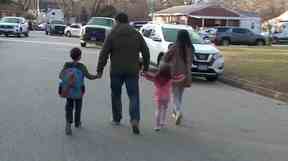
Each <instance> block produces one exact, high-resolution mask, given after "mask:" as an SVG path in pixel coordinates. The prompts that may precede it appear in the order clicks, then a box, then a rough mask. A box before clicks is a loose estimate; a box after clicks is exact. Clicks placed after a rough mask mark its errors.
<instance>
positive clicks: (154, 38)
mask: <svg viewBox="0 0 288 161" xmlns="http://www.w3.org/2000/svg"><path fill="white" fill-rule="evenodd" d="M151 39H152V40H153V41H157V42H161V41H162V39H161V38H160V37H159V36H152V37H151Z"/></svg>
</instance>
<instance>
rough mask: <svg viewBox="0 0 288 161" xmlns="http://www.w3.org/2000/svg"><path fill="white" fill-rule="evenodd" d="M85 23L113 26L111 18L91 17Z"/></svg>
mask: <svg viewBox="0 0 288 161" xmlns="http://www.w3.org/2000/svg"><path fill="white" fill-rule="evenodd" d="M87 24H88V25H99V26H106V27H113V24H114V21H113V20H112V19H107V18H100V17H93V18H91V19H90V20H89V22H88V23H87Z"/></svg>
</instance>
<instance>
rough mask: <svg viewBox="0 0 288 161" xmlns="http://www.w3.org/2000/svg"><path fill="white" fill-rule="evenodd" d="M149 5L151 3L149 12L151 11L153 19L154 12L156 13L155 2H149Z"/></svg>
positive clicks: (153, 0)
mask: <svg viewBox="0 0 288 161" xmlns="http://www.w3.org/2000/svg"><path fill="white" fill-rule="evenodd" d="M148 3H149V4H148V6H149V10H150V15H151V17H152V19H153V17H154V12H155V0H149V1H148Z"/></svg>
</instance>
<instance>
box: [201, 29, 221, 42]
mask: <svg viewBox="0 0 288 161" xmlns="http://www.w3.org/2000/svg"><path fill="white" fill-rule="evenodd" d="M216 32H217V29H215V28H206V29H203V30H201V31H200V32H199V35H200V36H201V37H202V38H203V39H204V40H209V41H212V40H213V38H215V35H216Z"/></svg>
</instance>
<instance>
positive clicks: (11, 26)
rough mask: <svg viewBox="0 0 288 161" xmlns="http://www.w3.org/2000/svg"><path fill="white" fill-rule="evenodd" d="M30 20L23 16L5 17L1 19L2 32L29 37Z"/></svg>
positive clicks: (0, 32) (0, 27) (0, 28)
mask: <svg viewBox="0 0 288 161" xmlns="http://www.w3.org/2000/svg"><path fill="white" fill-rule="evenodd" d="M28 26H29V25H28V22H27V21H26V19H25V18H23V17H3V18H2V19H1V21H0V34H4V35H5V36H9V35H16V36H18V37H21V34H23V35H24V36H26V37H28V36H29V27H28Z"/></svg>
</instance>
